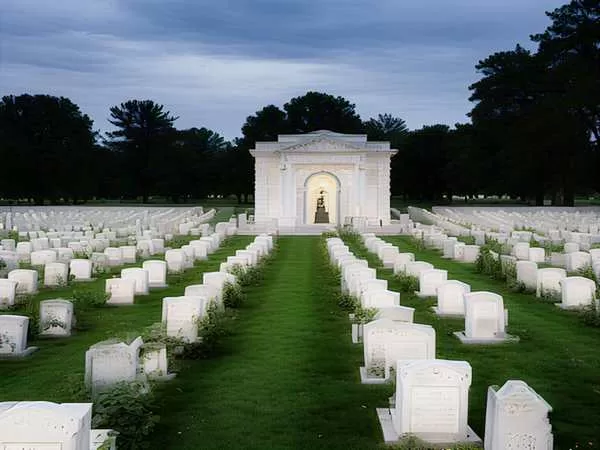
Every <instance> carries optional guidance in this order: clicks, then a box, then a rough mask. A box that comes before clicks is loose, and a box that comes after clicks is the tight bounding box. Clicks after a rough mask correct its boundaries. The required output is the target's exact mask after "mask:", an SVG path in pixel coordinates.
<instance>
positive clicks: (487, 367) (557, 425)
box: [351, 236, 600, 449]
mask: <svg viewBox="0 0 600 450" xmlns="http://www.w3.org/2000/svg"><path fill="white" fill-rule="evenodd" d="M384 239H385V240H386V241H388V242H391V243H393V244H394V245H396V246H398V247H399V248H400V251H404V252H413V253H414V254H415V259H417V260H420V261H428V262H430V263H432V264H433V265H434V266H435V268H437V269H444V270H447V271H448V279H455V280H460V281H463V282H465V283H468V284H470V285H471V291H484V290H485V291H491V292H495V293H498V294H500V295H502V296H503V298H504V306H505V308H507V309H508V327H507V331H508V333H510V334H513V335H517V336H520V338H521V341H520V343H518V344H502V345H493V346H492V345H489V346H472V345H463V344H461V343H460V342H459V341H458V339H456V338H455V337H454V336H453V335H452V332H454V331H461V330H464V320H463V319H447V318H444V319H441V318H438V317H437V316H436V315H434V314H433V313H432V312H431V311H430V307H431V306H432V305H434V304H435V299H426V300H422V299H418V298H417V297H416V296H414V295H412V294H408V293H402V294H401V304H402V305H404V306H411V307H414V308H415V309H416V310H415V319H414V320H415V322H416V323H424V324H429V325H432V326H433V327H435V329H436V338H437V357H438V358H440V359H454V360H466V361H468V362H469V363H470V364H471V366H472V367H473V383H472V385H471V390H470V395H469V424H470V425H471V426H472V427H473V429H474V430H475V431H476V432H477V433H478V434H479V435H480V436H481V437H483V433H484V427H485V404H486V396H487V388H488V386H491V385H502V384H504V383H505V382H506V381H507V380H509V379H520V380H523V381H525V382H526V383H527V384H529V385H530V386H531V387H532V388H533V389H535V390H536V391H537V392H538V394H540V395H541V396H542V397H543V398H544V399H545V400H546V401H547V402H548V403H549V404H550V405H551V406H552V407H553V409H554V412H553V413H552V414H551V415H550V422H551V424H552V428H553V433H554V445H555V448H559V449H569V448H576V443H579V444H578V446H577V448H600V438H599V436H600V329H598V328H591V327H588V326H586V325H584V324H583V323H582V322H581V321H580V320H579V319H578V317H577V316H576V314H575V313H573V312H566V311H562V310H560V309H559V308H557V307H555V306H554V305H553V304H552V303H546V302H544V301H542V300H539V299H537V298H536V297H535V294H522V293H515V292H513V291H511V290H510V289H509V288H508V287H507V286H506V284H505V283H504V282H501V281H496V280H492V279H490V278H488V277H487V276H486V275H482V274H478V273H476V272H475V266H474V264H464V263H459V262H455V261H450V260H447V259H443V258H442V257H441V254H440V253H438V252H437V251H435V250H419V249H417V248H416V247H415V245H414V241H412V239H411V238H409V237H400V236H394V237H388V236H385V237H384ZM351 250H353V251H354V252H355V254H357V255H359V254H360V255H362V256H363V257H367V258H368V259H369V266H370V267H375V266H376V265H378V264H380V263H379V261H378V260H377V258H376V257H375V256H374V255H372V254H369V253H367V252H366V249H365V248H364V247H363V246H362V245H360V246H359V245H357V244H356V243H355V244H354V245H351ZM378 278H383V279H387V280H388V281H389V288H390V289H391V290H396V291H397V290H399V283H398V282H397V281H395V279H394V277H393V273H392V270H391V269H383V268H381V267H378ZM382 400H383V399H382ZM379 406H383V403H380V405H379Z"/></svg>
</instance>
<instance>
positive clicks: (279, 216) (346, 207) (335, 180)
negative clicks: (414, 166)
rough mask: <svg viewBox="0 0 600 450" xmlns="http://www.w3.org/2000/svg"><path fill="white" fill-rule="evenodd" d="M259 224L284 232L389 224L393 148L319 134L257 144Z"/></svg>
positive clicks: (354, 137) (352, 137) (361, 138)
mask: <svg viewBox="0 0 600 450" xmlns="http://www.w3.org/2000/svg"><path fill="white" fill-rule="evenodd" d="M255 147H256V148H254V149H251V150H250V153H251V154H252V156H253V157H254V159H255V193H254V202H255V209H254V214H255V222H256V223H261V222H272V223H273V222H276V223H277V226H278V227H280V228H290V227H298V226H303V225H312V224H331V225H338V224H344V223H351V222H352V223H356V221H362V222H363V223H365V224H369V225H373V226H375V225H376V226H379V225H380V224H381V225H388V224H389V223H390V158H391V157H392V156H393V155H394V154H395V153H396V150H395V149H392V148H390V143H389V142H367V136H366V135H364V134H341V133H334V132H332V131H327V130H319V131H314V132H311V133H306V134H283V135H279V136H278V139H277V141H276V142H256V146H255Z"/></svg>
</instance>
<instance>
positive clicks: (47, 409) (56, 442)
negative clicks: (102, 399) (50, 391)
mask: <svg viewBox="0 0 600 450" xmlns="http://www.w3.org/2000/svg"><path fill="white" fill-rule="evenodd" d="M91 422H92V403H50V402H2V403H0V448H2V449H6V450H17V449H28V450H38V449H39V450H53V449H61V450H90V449H91V448H94V447H91V445H92V442H91V440H90V435H91V431H92V430H91Z"/></svg>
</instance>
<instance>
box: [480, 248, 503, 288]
mask: <svg viewBox="0 0 600 450" xmlns="http://www.w3.org/2000/svg"><path fill="white" fill-rule="evenodd" d="M475 271H476V272H477V273H482V274H485V275H488V276H490V277H492V278H494V279H496V280H503V279H505V278H506V277H505V274H504V272H503V270H502V262H501V261H500V255H498V256H494V255H493V254H492V251H491V250H490V249H489V248H487V247H485V246H484V247H482V248H481V250H480V251H479V255H478V256H477V260H476V261H475Z"/></svg>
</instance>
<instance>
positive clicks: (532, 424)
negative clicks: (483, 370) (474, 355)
mask: <svg viewBox="0 0 600 450" xmlns="http://www.w3.org/2000/svg"><path fill="white" fill-rule="evenodd" d="M550 412H552V407H551V406H550V405H549V404H548V403H547V402H546V401H545V400H544V399H543V398H542V397H541V396H540V395H539V394H538V393H537V392H535V391H534V390H533V389H532V388H531V387H529V386H528V385H527V383H525V382H524V381H521V380H509V381H507V382H506V383H505V384H504V386H502V387H501V388H499V389H498V388H497V387H494V386H490V387H489V388H488V395H487V407H486V417H485V442H484V448H485V449H486V450H505V449H511V448H515V449H516V448H525V449H531V450H552V449H553V448H554V445H553V436H552V426H551V425H550V421H549V419H548V413H550Z"/></svg>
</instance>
